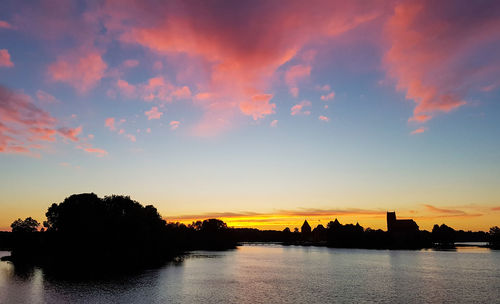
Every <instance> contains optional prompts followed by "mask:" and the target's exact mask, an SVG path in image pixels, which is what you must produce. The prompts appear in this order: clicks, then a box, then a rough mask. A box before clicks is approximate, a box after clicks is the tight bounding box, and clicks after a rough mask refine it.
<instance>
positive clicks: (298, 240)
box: [0, 193, 500, 272]
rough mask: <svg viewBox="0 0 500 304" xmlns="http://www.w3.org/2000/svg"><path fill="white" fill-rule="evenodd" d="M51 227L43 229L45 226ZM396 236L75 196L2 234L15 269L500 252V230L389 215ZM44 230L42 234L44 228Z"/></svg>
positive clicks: (128, 267)
mask: <svg viewBox="0 0 500 304" xmlns="http://www.w3.org/2000/svg"><path fill="white" fill-rule="evenodd" d="M41 226H43V227H41ZM387 226H388V231H383V230H380V229H379V230H374V229H371V228H366V229H365V228H363V227H362V226H361V225H359V224H356V225H353V224H341V223H340V222H339V221H338V220H337V219H335V220H334V221H331V222H329V223H328V225H327V226H326V227H324V226H323V225H318V226H316V227H315V228H314V229H312V228H311V226H310V225H309V223H308V222H307V220H306V221H305V222H304V224H303V225H302V227H301V230H300V231H299V229H298V228H295V229H294V231H293V232H292V231H291V230H290V229H289V228H285V229H284V230H283V231H273V230H258V229H252V228H229V227H227V225H226V224H225V223H224V222H223V221H221V220H218V219H207V220H204V221H197V222H193V223H192V224H190V225H185V224H181V223H167V222H166V221H165V220H163V218H162V217H161V216H160V214H159V213H158V211H157V210H156V208H155V207H154V206H152V205H148V206H143V205H141V204H140V203H138V202H136V201H134V200H132V199H130V197H128V196H118V195H112V196H106V197H104V198H99V197H98V196H97V195H95V194H93V193H84V194H75V195H71V196H69V197H67V198H66V199H65V200H64V201H63V202H61V203H59V204H52V205H51V206H50V207H49V208H48V210H47V213H46V221H44V222H43V225H40V223H38V222H37V221H36V220H34V219H33V218H31V217H28V218H26V219H24V220H22V219H18V220H16V221H14V222H13V223H12V225H11V228H12V232H2V233H0V249H9V250H11V255H10V256H9V257H6V258H5V259H8V260H10V261H12V262H14V263H22V264H33V265H41V266H44V267H48V268H50V269H58V270H64V269H71V271H73V272H75V271H90V272H95V271H128V270H131V269H137V268H142V267H148V266H155V265H158V264H160V263H163V262H165V261H169V260H172V259H175V258H176V257H179V256H182V255H183V254H184V253H185V252H188V251H191V250H198V249H203V250H225V249H233V248H236V246H237V245H238V243H241V242H280V243H282V244H284V245H315V246H329V247H342V248H371V249H421V248H432V247H443V248H450V247H453V246H454V243H455V242H467V241H482V242H489V246H490V247H491V248H493V249H499V248H500V228H499V227H492V228H491V229H490V231H489V232H481V231H480V232H471V231H467V232H465V231H461V230H460V231H456V230H454V229H453V228H451V227H448V226H446V225H444V224H442V225H435V226H434V228H433V229H432V231H431V232H429V231H421V230H419V228H418V225H417V224H416V223H415V222H414V221H412V220H400V219H397V218H396V214H395V213H392V212H388V213H387ZM40 227H41V228H40Z"/></svg>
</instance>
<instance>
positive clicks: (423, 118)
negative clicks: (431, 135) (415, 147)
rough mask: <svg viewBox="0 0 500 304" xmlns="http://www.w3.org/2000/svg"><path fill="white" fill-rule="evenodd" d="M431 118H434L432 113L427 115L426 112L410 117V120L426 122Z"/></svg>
mask: <svg viewBox="0 0 500 304" xmlns="http://www.w3.org/2000/svg"><path fill="white" fill-rule="evenodd" d="M431 118H432V116H431V115H426V114H419V115H413V117H410V118H408V122H418V123H424V122H427V121H428V120H430V119H431Z"/></svg>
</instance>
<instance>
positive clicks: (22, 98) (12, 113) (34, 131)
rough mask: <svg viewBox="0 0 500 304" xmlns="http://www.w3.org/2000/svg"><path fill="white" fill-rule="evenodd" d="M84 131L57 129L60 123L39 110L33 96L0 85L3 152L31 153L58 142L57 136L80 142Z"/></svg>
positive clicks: (1, 143) (0, 139) (34, 154)
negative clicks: (79, 137)
mask: <svg viewBox="0 0 500 304" xmlns="http://www.w3.org/2000/svg"><path fill="white" fill-rule="evenodd" d="M81 131H82V128H81V127H78V128H75V129H71V128H65V127H57V120H56V119H55V118H54V117H52V116H51V115H50V114H49V113H48V112H46V111H44V110H42V109H40V108H39V107H37V106H36V105H35V104H34V103H33V100H32V99H31V97H30V96H28V95H26V94H24V93H22V92H15V91H12V90H10V89H8V88H6V87H3V86H0V153H14V154H18V153H21V154H28V155H33V156H36V155H38V154H37V152H34V150H40V149H43V148H44V147H45V146H44V145H43V143H46V142H55V141H56V138H55V136H56V134H57V135H59V136H61V137H63V138H68V139H70V140H72V141H78V137H77V136H78V135H79V134H80V133H81Z"/></svg>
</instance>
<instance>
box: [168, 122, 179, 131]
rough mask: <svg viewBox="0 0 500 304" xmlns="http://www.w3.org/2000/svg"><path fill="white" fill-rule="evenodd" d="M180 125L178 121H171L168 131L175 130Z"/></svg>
mask: <svg viewBox="0 0 500 304" xmlns="http://www.w3.org/2000/svg"><path fill="white" fill-rule="evenodd" d="M180 124H181V123H180V121H176V120H172V121H171V122H170V129H172V130H175V129H177V128H178V127H179V125H180Z"/></svg>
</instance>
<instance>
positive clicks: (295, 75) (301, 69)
mask: <svg viewBox="0 0 500 304" xmlns="http://www.w3.org/2000/svg"><path fill="white" fill-rule="evenodd" d="M309 75H311V66H309V65H302V64H298V65H294V66H292V67H290V69H288V70H287V71H286V73H285V82H286V84H287V85H288V86H289V87H290V94H292V95H293V96H294V97H297V96H298V95H299V89H298V88H297V84H298V82H299V81H300V80H302V79H304V78H306V77H308V76H309Z"/></svg>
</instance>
